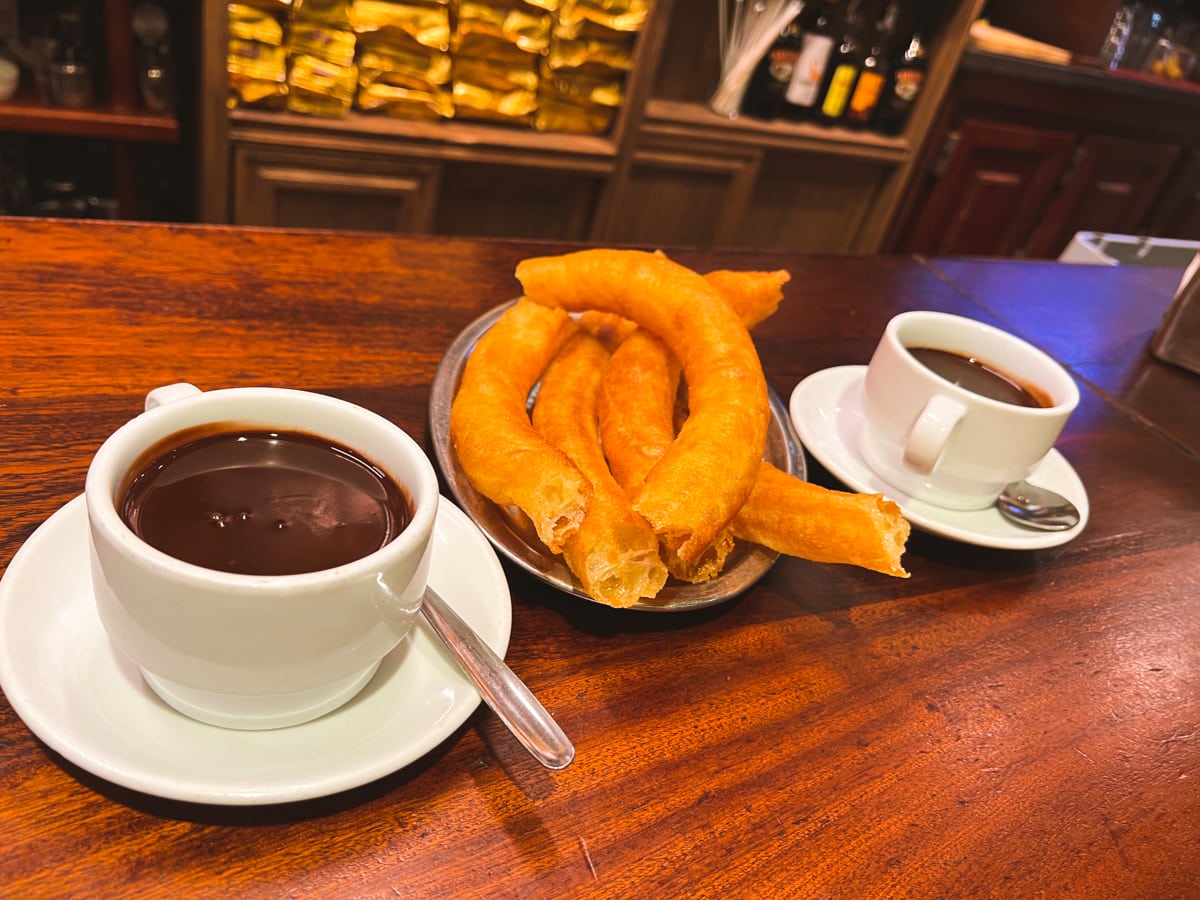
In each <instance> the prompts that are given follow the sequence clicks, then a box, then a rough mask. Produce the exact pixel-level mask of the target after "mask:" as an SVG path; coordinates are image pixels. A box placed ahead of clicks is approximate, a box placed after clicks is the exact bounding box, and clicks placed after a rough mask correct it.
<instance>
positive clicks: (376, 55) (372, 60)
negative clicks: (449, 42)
mask: <svg viewBox="0 0 1200 900" xmlns="http://www.w3.org/2000/svg"><path fill="white" fill-rule="evenodd" d="M452 67H453V62H452V60H451V58H450V54H449V53H440V52H437V51H425V50H424V49H406V48H403V47H396V46H393V45H391V44H384V43H379V44H367V45H362V46H360V49H359V55H358V83H359V86H360V87H362V86H363V85H365V84H375V83H382V84H390V85H393V86H396V87H407V88H412V89H414V90H422V89H429V88H433V87H439V86H441V85H445V84H449V83H450V75H451V72H452Z"/></svg>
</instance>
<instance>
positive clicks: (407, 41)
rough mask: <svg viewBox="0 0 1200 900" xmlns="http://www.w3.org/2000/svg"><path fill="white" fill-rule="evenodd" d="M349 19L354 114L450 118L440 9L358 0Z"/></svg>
mask: <svg viewBox="0 0 1200 900" xmlns="http://www.w3.org/2000/svg"><path fill="white" fill-rule="evenodd" d="M351 18H352V20H353V22H354V28H355V31H356V32H357V34H358V45H359V54H358V68H359V74H358V83H359V88H358V99H357V106H358V108H359V109H361V110H364V111H366V112H380V113H384V114H387V115H392V116H404V117H410V118H412V117H416V118H449V117H451V116H452V115H453V114H454V105H453V103H452V101H451V99H450V91H449V88H448V85H449V83H450V78H451V73H452V66H453V63H452V60H451V57H450V54H449V52H448V50H449V45H450V13H449V10H448V8H447V7H446V5H445V4H443V3H436V2H431V3H424V4H422V3H419V2H409V3H394V2H380V0H359V2H356V3H355V5H354V7H353V10H352V16H351Z"/></svg>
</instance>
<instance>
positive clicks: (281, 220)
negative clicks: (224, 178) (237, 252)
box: [233, 144, 439, 233]
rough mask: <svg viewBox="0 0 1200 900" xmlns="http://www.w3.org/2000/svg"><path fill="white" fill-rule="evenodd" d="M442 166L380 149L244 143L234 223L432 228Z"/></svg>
mask: <svg viewBox="0 0 1200 900" xmlns="http://www.w3.org/2000/svg"><path fill="white" fill-rule="evenodd" d="M438 172H439V170H438V167H437V166H436V165H435V164H431V163H422V162H415V161H412V160H407V159H396V158H392V157H388V156H382V155H376V154H355V153H344V152H337V153H334V152H330V151H324V150H301V149H291V148H286V147H274V146H259V145H254V144H251V145H240V146H238V147H236V149H235V153H234V206H233V222H234V224H235V225H272V226H279V227H282V228H332V229H340V230H347V231H392V232H416V233H420V232H429V231H430V230H432V227H433V214H434V204H435V203H436V201H437V187H438Z"/></svg>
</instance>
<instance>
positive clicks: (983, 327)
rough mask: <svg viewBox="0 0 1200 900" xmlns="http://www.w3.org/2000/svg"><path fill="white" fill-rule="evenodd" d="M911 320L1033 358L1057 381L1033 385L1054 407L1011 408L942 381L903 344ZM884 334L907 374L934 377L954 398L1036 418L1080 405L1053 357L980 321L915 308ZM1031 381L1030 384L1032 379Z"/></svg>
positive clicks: (894, 319) (1075, 388) (982, 354)
mask: <svg viewBox="0 0 1200 900" xmlns="http://www.w3.org/2000/svg"><path fill="white" fill-rule="evenodd" d="M914 321H916V322H930V321H933V322H936V323H939V324H941V325H944V326H947V327H950V328H957V329H959V330H960V333H962V334H964V335H984V336H986V339H987V340H990V341H996V342H999V343H1000V344H1002V345H1003V346H1005V347H1007V348H1010V349H1012V350H1014V351H1016V352H1020V353H1025V354H1028V355H1029V356H1030V357H1031V358H1033V359H1036V360H1037V363H1038V365H1039V366H1040V367H1041V369H1042V370H1043V371H1044V372H1046V373H1048V375H1049V377H1051V378H1053V379H1054V380H1055V381H1056V382H1057V383H1056V384H1055V385H1047V384H1044V383H1043V382H1042V381H1041V380H1037V381H1035V382H1034V383H1035V384H1036V386H1037V387H1038V388H1041V389H1043V390H1047V391H1049V392H1050V396H1051V398H1052V399H1054V398H1058V399H1056V400H1055V403H1054V405H1053V406H1040V405H1039V406H1036V407H1034V406H1018V407H1014V406H1013V404H1011V403H1005V402H1004V401H1003V400H994V399H992V398H991V397H987V396H984V395H983V394H977V393H975V392H974V391H971V390H968V389H967V388H964V387H961V386H960V385H957V384H955V383H954V382H952V381H950V380H948V379H946V378H943V377H942V376H940V375H938V374H937V373H936V372H933V371H932V370H931V369H929V368H927V367H926V366H924V365H922V364H921V363H920V361H918V360H917V358H916V357H915V356H913V355H912V354H911V353H910V352H908V349H909V345H908V344H907V343H905V340H904V337H903V336H902V331H903V330H904V329H906V328H911V327H912V325H913V323H914ZM884 334H885V335H886V337H887V339H888V340H889V341H891V342H892V343H893V344H894V345H895V346H896V347H898V348H899V349H900V350H901V351H903V352H902V353H900V354H897V355H898V356H899V357H900V358H901V359H902V360H903V365H904V366H905V367H906V368H907V369H908V370H909V371H911V372H912V373H914V374H917V375H919V376H920V377H922V378H926V377H928V376H929V375H933V377H935V378H936V379H937V380H938V381H939V382H940V384H941V385H942V386H943V387H945V388H946V390H947V391H949V392H950V393H951V394H952V395H953V396H955V397H959V398H961V399H964V400H969V401H971V402H978V403H982V404H983V405H984V406H985V407H989V408H992V409H997V410H1004V411H1005V412H1012V411H1013V410H1014V409H1019V410H1020V415H1022V416H1033V417H1035V418H1050V417H1054V416H1061V415H1063V414H1064V413H1070V412H1072V411H1073V410H1074V409H1075V407H1077V406H1078V405H1079V386H1078V385H1077V384H1076V383H1075V379H1074V378H1072V377H1071V374H1070V373H1069V372H1068V371H1067V370H1066V369H1065V368H1064V367H1063V365H1062V364H1061V363H1059V362H1058V361H1057V360H1056V359H1054V357H1052V356H1050V354H1048V353H1046V351H1044V350H1042V349H1041V348H1040V347H1038V346H1036V345H1034V344H1031V343H1030V342H1029V341H1027V340H1025V339H1024V338H1020V337H1017V336H1016V335H1015V334H1012V333H1011V332H1009V331H1005V330H1004V329H1003V328H998V327H996V326H995V325H989V324H988V323H987V322H981V321H979V320H978V319H971V318H968V317H967V316H956V315H954V314H952V313H944V312H937V311H936V310H924V309H914V310H909V311H908V312H902V313H898V314H897V315H895V316H893V317H892V319H891V320H890V321H889V322H888V324H887V327H886V329H885V330H884ZM964 343H965V341H964ZM921 346H930V347H935V346H936V345H935V344H932V343H931V344H928V345H921ZM941 349H946V350H949V351H950V352H967V351H965V350H956V349H955V348H950V347H946V348H941ZM971 352H972V355H975V352H974V351H971ZM978 356H979V357H980V358H981V359H982V360H983V361H984V362H985V363H989V364H991V365H995V363H994V362H993V361H992V360H990V359H988V358H987V357H988V354H987V352H986V351H983V352H979V353H978ZM997 368H1001V371H1004V370H1003V368H1002V367H999V366H997ZM1013 374H1014V376H1015V377H1018V378H1019V375H1020V373H1013ZM1030 380H1031V381H1033V379H1030Z"/></svg>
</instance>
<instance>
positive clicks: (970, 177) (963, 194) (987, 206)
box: [907, 121, 1075, 256]
mask: <svg viewBox="0 0 1200 900" xmlns="http://www.w3.org/2000/svg"><path fill="white" fill-rule="evenodd" d="M1074 146H1075V137H1074V135H1071V134H1068V133H1066V132H1059V131H1048V130H1043V129H1035V128H1022V127H1018V126H1013V125H998V124H993V123H986V122H976V121H966V122H964V123H963V125H962V128H961V129H960V131H959V133H958V139H957V144H956V145H955V146H954V149H953V151H952V153H951V155H950V157H949V161H948V162H947V163H946V166H945V171H944V174H943V175H942V176H941V178H939V179H938V180H937V181H936V182H935V184H934V187H933V193H932V196H930V198H929V200H928V202H927V203H926V204H925V206H924V209H923V210H922V212H921V213H920V215H919V217H918V219H917V222H916V225H915V227H914V228H913V231H912V234H911V236H910V237H909V239H908V241H907V247H908V250H909V251H910V252H913V253H930V254H937V255H943V256H953V255H997V256H1010V255H1012V254H1014V253H1016V252H1017V251H1018V250H1020V249H1021V248H1022V247H1023V246H1024V245H1025V243H1026V242H1027V240H1028V239H1029V236H1030V235H1031V234H1032V231H1033V228H1034V227H1035V225H1036V220H1037V217H1038V216H1039V215H1040V214H1041V212H1042V210H1043V209H1044V208H1045V205H1046V203H1047V201H1048V199H1049V197H1050V193H1051V191H1052V189H1053V188H1054V184H1055V181H1056V179H1057V178H1058V176H1059V174H1060V173H1061V172H1062V171H1063V169H1064V168H1065V166H1066V164H1067V161H1068V159H1069V157H1070V155H1071V152H1072V150H1073V149H1074Z"/></svg>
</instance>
